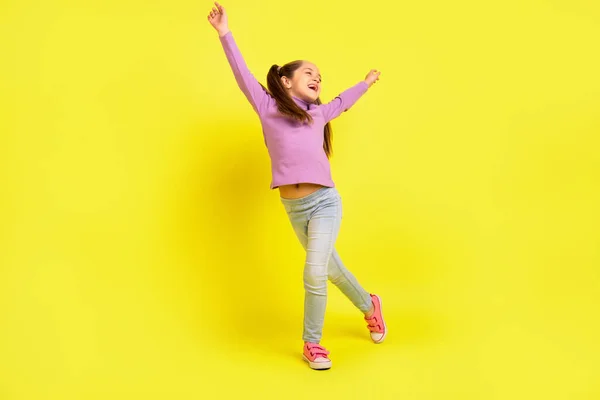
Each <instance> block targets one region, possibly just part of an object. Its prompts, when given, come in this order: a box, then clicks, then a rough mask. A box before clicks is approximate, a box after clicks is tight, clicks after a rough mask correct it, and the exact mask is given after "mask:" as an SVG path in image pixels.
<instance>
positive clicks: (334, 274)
mask: <svg viewBox="0 0 600 400" xmlns="http://www.w3.org/2000/svg"><path fill="white" fill-rule="evenodd" d="M328 278H329V280H330V281H331V283H333V284H334V285H336V286H337V285H339V284H340V283H342V282H344V275H343V274H342V273H341V272H340V271H339V270H338V271H329V274H328Z"/></svg>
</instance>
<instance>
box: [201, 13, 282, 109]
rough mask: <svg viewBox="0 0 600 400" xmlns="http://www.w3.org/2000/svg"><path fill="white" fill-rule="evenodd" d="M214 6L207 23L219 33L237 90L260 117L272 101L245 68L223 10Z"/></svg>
mask: <svg viewBox="0 0 600 400" xmlns="http://www.w3.org/2000/svg"><path fill="white" fill-rule="evenodd" d="M215 5H216V8H213V9H212V10H211V12H210V14H209V15H208V21H209V22H210V24H211V25H212V26H213V27H214V28H215V29H216V30H217V32H218V33H219V40H220V41H221V45H222V46H223V50H225V56H226V57H227V61H228V62H229V65H230V66H231V70H232V71H233V75H234V77H235V80H236V82H237V84H238V86H239V88H240V89H241V90H242V92H243V93H244V95H245V96H246V98H247V99H248V101H249V102H250V104H251V105H252V108H254V111H256V113H257V114H259V115H261V114H262V113H263V112H264V111H265V110H266V109H267V108H268V107H269V103H270V102H271V101H274V100H273V99H272V98H271V96H270V95H269V94H268V93H267V92H266V90H265V89H264V88H263V86H262V85H261V84H260V83H259V82H258V81H257V80H256V78H255V77H254V75H253V74H252V73H251V72H250V70H249V69H248V67H247V66H246V62H245V61H244V58H243V57H242V53H241V52H240V50H239V48H238V47H237V44H236V42H235V40H234V38H233V34H232V33H231V31H230V30H229V26H228V21H227V14H226V12H225V8H224V7H223V6H222V5H220V4H219V3H217V2H215Z"/></svg>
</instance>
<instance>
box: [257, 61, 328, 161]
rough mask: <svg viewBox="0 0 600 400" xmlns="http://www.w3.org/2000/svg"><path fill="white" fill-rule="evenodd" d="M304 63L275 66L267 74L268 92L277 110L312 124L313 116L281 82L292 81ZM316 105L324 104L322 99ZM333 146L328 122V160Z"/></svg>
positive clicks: (325, 136)
mask: <svg viewBox="0 0 600 400" xmlns="http://www.w3.org/2000/svg"><path fill="white" fill-rule="evenodd" d="M302 63H303V61H302V60H296V61H292V62H289V63H287V64H285V65H282V66H281V67H279V66H278V65H277V64H273V65H272V66H271V68H270V69H269V73H268V74H267V87H268V88H269V89H268V92H269V93H270V94H271V96H273V98H274V99H275V102H276V103H277V109H278V110H279V112H280V113H282V114H283V115H285V116H287V117H290V118H291V119H293V120H296V121H299V122H307V123H312V122H313V118H312V117H311V115H310V114H309V113H307V112H306V110H303V109H302V108H300V107H298V105H297V104H296V102H294V100H293V99H292V97H291V96H290V95H289V94H288V92H287V90H286V89H285V87H284V86H283V83H282V82H281V77H282V76H285V77H287V78H288V79H292V77H293V76H294V72H295V71H296V70H297V69H298V68H300V66H301V65H302ZM261 86H262V85H261ZM263 87H264V86H263ZM314 104H317V105H319V104H322V103H321V99H320V98H317V100H316V101H315V103H314ZM331 144H332V132H331V124H330V123H329V122H328V123H327V124H325V128H324V130H323V150H324V151H325V154H326V155H327V158H330V157H331V156H332V154H333V148H332V145H331Z"/></svg>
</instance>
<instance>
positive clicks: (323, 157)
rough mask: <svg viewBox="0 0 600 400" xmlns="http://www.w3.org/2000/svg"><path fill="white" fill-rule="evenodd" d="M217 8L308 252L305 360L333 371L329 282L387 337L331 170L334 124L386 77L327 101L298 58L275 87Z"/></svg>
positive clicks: (311, 69)
mask: <svg viewBox="0 0 600 400" xmlns="http://www.w3.org/2000/svg"><path fill="white" fill-rule="evenodd" d="M215 6H216V7H213V9H212V10H211V12H210V14H209V15H208V21H209V22H210V24H211V25H212V26H213V27H214V28H215V29H216V30H217V32H218V34H219V39H220V41H221V44H222V46H223V49H224V50H225V55H226V57H227V61H228V62H229V65H230V66H231V69H232V71H233V75H234V77H235V79H236V81H237V84H238V86H239V87H240V89H241V90H242V92H243V93H244V95H245V96H246V98H247V99H248V101H249V102H250V104H251V105H252V107H253V108H254V111H256V113H257V114H258V116H259V118H260V122H261V124H262V129H263V134H264V139H265V144H266V146H267V149H268V152H269V156H270V157H271V173H272V181H271V189H275V188H278V189H279V193H280V199H281V202H282V204H283V207H284V209H285V211H286V213H287V215H288V217H289V219H290V221H291V223H292V227H293V228H294V231H295V233H296V235H297V236H298V239H299V240H300V243H301V244H302V246H303V248H304V249H305V251H306V261H305V264H304V291H305V297H304V330H303V334H302V339H303V341H304V348H303V359H304V360H305V361H307V362H308V364H309V366H310V367H311V368H313V369H329V368H331V360H330V359H329V357H328V354H329V352H328V351H327V350H326V349H325V348H324V347H323V346H321V345H320V344H319V343H320V341H321V333H322V329H323V320H324V316H325V305H326V302H327V279H330V280H331V282H332V283H333V284H334V285H336V286H337V287H338V288H339V289H340V290H341V291H342V292H343V293H344V294H345V295H346V296H347V297H348V298H349V299H350V300H351V301H352V303H353V304H354V305H355V306H356V307H357V308H358V309H359V310H360V311H362V312H363V313H364V314H365V316H364V319H365V320H366V321H367V327H368V328H369V331H370V335H371V339H372V340H373V342H375V343H381V342H382V341H383V339H384V338H385V335H386V326H385V322H384V320H383V316H382V313H381V299H380V298H379V296H377V295H374V294H369V293H368V292H366V291H365V290H364V289H363V288H362V287H361V286H360V284H359V283H358V282H357V281H356V278H355V277H354V276H353V275H352V274H351V273H350V272H349V271H348V270H347V269H346V267H345V266H344V264H343V263H342V260H341V259H340V256H339V255H338V253H337V252H336V250H335V248H334V244H335V240H336V237H337V235H338V231H339V228H340V223H341V218H342V203H341V197H340V195H339V193H338V191H337V189H336V188H335V185H334V183H333V181H332V179H331V172H330V167H329V157H330V156H331V153H332V148H331V127H330V124H329V122H330V121H331V120H332V119H334V118H336V117H337V116H339V115H340V114H341V113H342V112H344V111H346V110H348V109H349V108H350V107H351V106H352V105H353V104H354V103H355V102H356V101H357V100H358V99H359V97H361V96H362V95H363V94H364V93H365V92H366V91H367V89H368V88H369V87H371V85H373V84H374V83H375V82H376V81H377V80H378V79H379V74H380V72H377V70H371V71H370V72H369V73H368V74H367V76H366V78H365V79H364V80H363V81H360V82H358V83H357V84H356V85H354V86H352V87H351V88H349V89H347V90H346V91H344V92H342V93H340V94H339V95H338V96H337V97H336V98H335V99H333V100H332V101H331V102H329V103H327V104H322V103H321V100H320V99H319V94H320V93H321V74H320V73H319V69H318V68H317V66H316V65H314V64H313V63H310V62H308V61H302V60H298V61H293V62H290V63H288V64H285V65H282V66H278V65H273V66H272V67H271V68H270V69H269V73H268V74H267V86H268V89H267V88H265V87H264V86H263V85H261V84H260V83H259V82H258V81H257V80H256V79H255V78H254V76H253V75H252V73H251V72H250V71H249V70H248V68H247V66H246V63H245V62H244V59H243V58H242V55H241V53H240V51H239V49H238V47H237V45H236V43H235V41H234V39H233V35H232V33H231V31H230V30H229V26H228V21H227V14H226V12H225V9H224V8H223V6H222V5H220V4H219V3H217V2H215Z"/></svg>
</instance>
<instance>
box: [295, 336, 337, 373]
mask: <svg viewBox="0 0 600 400" xmlns="http://www.w3.org/2000/svg"><path fill="white" fill-rule="evenodd" d="M328 354H329V352H328V351H327V350H325V348H324V347H323V346H321V345H319V344H317V343H310V342H304V354H302V358H303V359H304V361H306V362H308V365H309V366H310V367H311V368H312V369H329V368H331V360H330V359H329V357H327V355H328Z"/></svg>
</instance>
